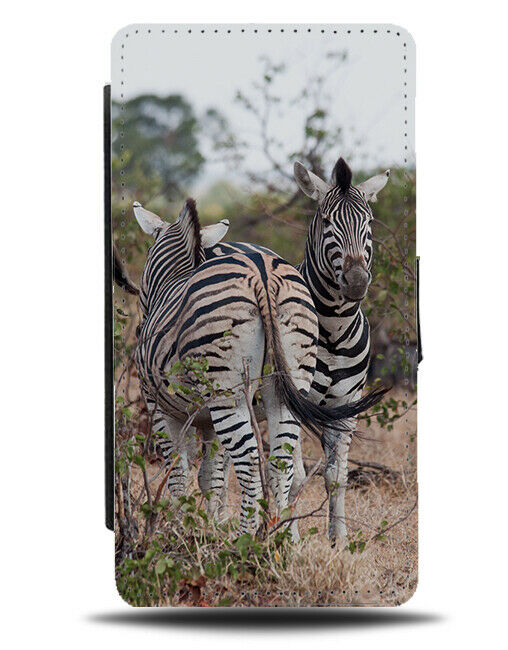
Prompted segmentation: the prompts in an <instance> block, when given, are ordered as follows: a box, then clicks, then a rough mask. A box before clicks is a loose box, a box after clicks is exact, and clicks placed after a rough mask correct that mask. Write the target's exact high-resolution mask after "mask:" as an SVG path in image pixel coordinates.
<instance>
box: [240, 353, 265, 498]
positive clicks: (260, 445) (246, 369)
mask: <svg viewBox="0 0 508 650" xmlns="http://www.w3.org/2000/svg"><path fill="white" fill-rule="evenodd" d="M242 363H243V381H244V386H243V394H244V395H245V401H246V402H247V408H248V409H249V415H250V419H251V424H252V428H253V429H254V435H255V436H256V442H257V445H258V463H259V474H260V478H261V487H262V490H263V498H264V500H265V501H266V504H267V506H266V509H267V510H268V509H269V506H270V500H269V499H270V493H269V491H268V486H267V485H266V480H265V472H264V468H263V438H262V436H261V432H260V431H259V427H258V422H257V420H256V416H255V414H254V409H253V408H252V397H251V394H250V389H251V383H250V379H249V366H248V365H247V363H246V360H245V359H243V360H242Z"/></svg>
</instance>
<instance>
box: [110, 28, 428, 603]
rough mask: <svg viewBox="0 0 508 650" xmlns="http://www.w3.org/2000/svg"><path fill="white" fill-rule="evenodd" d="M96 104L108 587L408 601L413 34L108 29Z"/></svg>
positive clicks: (265, 598)
mask: <svg viewBox="0 0 508 650" xmlns="http://www.w3.org/2000/svg"><path fill="white" fill-rule="evenodd" d="M106 96H107V102H108V105H107V109H109V111H110V124H108V125H107V126H108V127H109V126H110V127H111V128H110V130H109V129H108V128H106V136H105V137H106V140H108V138H110V143H109V142H107V143H106V148H107V149H108V151H109V146H110V153H111V160H110V165H111V166H110V167H109V162H107V172H108V171H110V180H111V183H110V196H107V197H106V204H107V207H109V206H108V199H109V198H110V207H111V214H110V219H111V241H110V240H109V239H108V238H107V240H106V241H107V245H108V246H109V256H110V257H109V260H110V265H111V278H110V279H108V280H107V282H108V283H110V284H111V286H113V297H112V305H111V306H110V307H107V308H110V309H112V341H111V344H110V347H112V352H113V355H112V359H110V357H107V358H108V359H110V361H109V365H110V366H111V373H110V377H111V382H112V388H114V396H112V397H111V398H110V399H111V401H113V402H114V403H112V404H110V407H111V410H113V409H114V439H113V438H111V439H109V440H108V442H107V451H108V450H109V451H108V453H110V456H111V462H113V459H114V483H113V465H111V466H110V467H109V468H110V470H111V472H110V475H109V477H110V478H109V479H108V490H109V491H108V499H109V501H110V505H111V511H110V517H109V518H108V521H110V523H112V522H113V521H114V532H115V567H116V583H117V587H118V590H119V593H120V595H121V596H122V598H124V600H125V601H127V602H128V603H130V604H132V605H134V606H181V607H216V606H237V607H266V606H279V607H285V606H286V607H309V606H344V605H355V606H357V605H371V606H372V605H381V606H393V605H398V604H401V603H404V602H406V601H407V600H408V599H409V598H410V597H411V595H412V594H413V593H414V591H415V588H416V584H417V560H418V549H417V541H418V539H417V532H418V531H417V496H418V488H417V467H416V403H417V393H416V391H417V366H418V360H419V355H420V349H419V324H418V319H417V306H416V301H417V278H418V276H417V264H416V214H415V200H416V190H415V183H416V166H415V153H414V43H413V41H412V39H411V36H410V35H409V34H408V33H407V32H406V31H405V30H403V29H402V28H399V27H397V26H392V25H310V26H308V25H189V26H184V25H131V26H129V27H126V28H124V29H122V30H120V31H119V32H118V34H117V35H116V37H115V38H114V40H113V45H112V81H111V98H110V100H109V95H106ZM109 101H110V103H109ZM106 112H108V111H106ZM107 192H108V193H109V190H107ZM108 232H109V231H108ZM108 304H109V303H108V302H107V305H108ZM107 354H108V352H107ZM108 413H109V415H110V417H111V421H112V417H113V415H112V412H111V411H108ZM113 493H114V494H113Z"/></svg>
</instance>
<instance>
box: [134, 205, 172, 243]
mask: <svg viewBox="0 0 508 650" xmlns="http://www.w3.org/2000/svg"><path fill="white" fill-rule="evenodd" d="M132 206H133V208H134V216H135V217H136V221H137V222H138V223H139V225H140V226H141V230H143V232H146V234H147V235H153V233H154V232H155V231H156V230H159V229H160V228H162V227H163V226H165V225H167V224H166V223H165V222H164V221H163V220H162V219H161V218H160V217H158V216H157V215H156V214H154V213H153V212H150V210H145V208H144V207H143V206H142V205H141V203H138V202H137V201H134V203H133V204H132Z"/></svg>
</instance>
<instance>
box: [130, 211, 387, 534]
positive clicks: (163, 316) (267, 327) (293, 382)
mask: <svg viewBox="0 0 508 650" xmlns="http://www.w3.org/2000/svg"><path fill="white" fill-rule="evenodd" d="M134 214H135V217H136V219H137V221H138V223H139V225H140V226H141V228H142V229H143V230H144V232H145V233H148V234H151V235H153V236H154V238H155V241H154V243H153V244H152V246H151V247H150V249H149V251H148V254H147V259H146V263H145V267H144V271H143V275H142V279H141V286H140V305H141V311H142V322H141V324H140V328H139V333H138V343H137V348H136V353H135V357H136V364H137V368H138V375H139V379H140V384H141V390H142V394H143V397H144V399H145V401H146V404H147V408H148V411H149V413H150V414H151V416H152V422H153V426H154V429H155V430H156V431H161V432H164V433H165V434H167V438H168V439H167V440H166V441H165V442H164V443H163V444H164V449H165V452H164V453H165V459H166V462H167V465H168V466H169V467H170V468H171V471H170V476H169V480H168V484H169V487H170V490H171V493H172V494H173V495H174V496H179V495H181V494H183V493H184V492H185V490H186V488H187V480H188V476H189V460H190V459H189V458H188V457H187V450H186V444H185V441H184V440H181V435H180V434H181V430H182V425H183V423H184V422H185V421H186V420H187V418H188V415H189V411H190V410H191V409H192V408H193V403H192V399H191V397H190V394H189V391H190V392H192V390H193V389H200V387H201V386H200V380H199V378H198V377H197V375H196V373H193V372H192V369H191V370H189V372H187V373H186V374H185V376H184V377H183V378H182V379H179V382H180V385H179V387H178V385H177V388H176V389H175V388H174V386H175V383H174V382H175V380H174V378H173V377H172V373H173V372H174V370H172V369H173V368H174V367H175V364H177V363H178V362H180V364H182V363H184V362H185V360H186V359H190V360H191V361H192V360H199V359H206V360H207V364H208V368H207V379H208V380H209V381H210V382H211V385H212V386H220V391H217V392H213V391H212V392H211V394H210V397H209V399H207V400H206V401H205V403H204V404H202V406H201V408H200V410H199V413H198V414H197V416H196V418H195V420H194V424H195V425H197V426H199V429H200V431H201V432H202V434H203V442H204V446H205V451H206V453H205V455H204V456H205V458H208V457H211V456H212V454H211V453H209V452H210V450H211V447H212V445H213V442H214V439H215V435H216V436H217V437H218V439H219V441H220V443H221V447H220V448H219V449H218V450H214V451H215V453H214V455H213V458H214V462H213V464H212V465H211V466H210V465H207V464H206V463H202V466H201V468H200V473H199V483H200V487H201V489H202V490H203V492H206V493H210V495H211V496H210V500H209V501H208V506H209V510H210V511H211V512H212V513H215V512H216V511H217V509H218V508H219V503H220V500H221V497H222V498H223V497H224V493H223V491H222V487H223V486H224V473H225V465H226V463H225V460H224V451H226V452H227V454H228V457H229V458H230V459H231V460H232V464H233V467H234V470H235V473H236V476H237V478H238V481H239V483H240V486H241V490H242V505H241V513H240V529H241V531H242V532H247V531H248V532H252V531H255V530H256V529H257V527H258V523H259V513H258V501H259V499H261V496H262V484H261V477H260V472H259V457H258V454H259V450H258V446H257V443H256V439H255V435H254V433H253V430H252V425H251V419H250V415H249V408H248V404H247V402H246V400H245V397H244V395H243V394H242V388H243V386H244V377H243V365H244V363H245V364H246V365H247V367H248V371H249V376H250V377H251V378H252V379H256V378H259V377H261V376H262V374H263V367H264V366H265V365H266V364H271V366H273V369H274V371H273V373H271V374H270V376H269V377H267V378H266V379H264V380H263V382H262V385H261V388H260V393H261V397H262V400H263V403H264V407H265V411H266V415H267V419H268V427H269V433H270V448H271V449H270V456H271V459H272V461H271V462H270V464H269V468H268V469H269V478H270V486H271V488H272V491H273V493H274V496H275V503H276V507H277V511H278V513H281V512H282V510H284V508H286V507H287V505H288V499H289V493H290V490H291V487H292V482H293V459H292V454H291V453H290V450H292V449H293V448H295V447H297V446H298V445H299V431H300V425H302V424H303V425H305V426H306V427H308V428H310V429H311V430H313V431H315V432H320V430H321V429H322V428H323V427H328V428H330V430H332V429H333V430H337V429H339V428H340V427H341V422H342V420H343V419H344V418H348V417H352V416H354V415H355V414H357V413H359V412H360V411H362V410H364V409H366V408H369V407H370V406H371V405H372V404H374V403H376V402H377V401H379V399H380V398H381V395H382V392H377V393H372V394H370V395H369V396H367V397H366V398H364V399H363V400H360V401H359V402H357V403H355V404H347V405H344V406H339V407H337V408H328V407H326V406H324V405H318V404H316V403H315V402H311V401H310V400H309V399H308V398H307V397H306V395H307V394H308V392H309V389H310V386H311V383H312V379H313V376H314V372H315V367H316V347H317V337H318V322H317V317H316V313H315V309H314V306H313V303H312V299H311V297H310V294H309V291H308V289H307V286H306V284H305V282H304V281H303V279H302V277H301V275H300V274H299V273H298V271H296V270H295V269H294V268H293V267H292V266H290V265H289V264H288V263H286V262H284V261H283V260H281V259H280V258H277V257H274V256H273V255H267V254H265V253H263V252H261V251H257V250H256V251H250V252H247V253H243V252H234V253H233V254H231V255H226V256H221V257H220V258H216V259H212V260H209V261H205V256H204V245H205V246H213V245H214V244H215V243H216V242H217V241H218V240H220V238H221V237H222V236H223V235H224V234H225V232H226V230H227V223H226V222H221V223H219V224H216V225H215V226H212V227H208V229H203V230H201V228H200V224H199V219H198V215H197V211H196V207H195V203H194V201H193V200H191V199H188V200H187V202H186V203H185V206H184V208H183V210H182V212H181V213H180V216H179V217H178V219H177V221H176V222H175V223H173V224H169V223H167V222H165V221H163V220H162V219H160V218H159V217H158V216H157V215H155V214H153V213H151V212H149V211H148V210H145V209H144V208H143V207H142V206H141V205H140V204H139V203H135V204H134ZM182 384H183V385H182ZM255 387H256V383H255V382H254V383H253V385H252V387H251V389H250V394H249V396H248V399H249V400H252V399H253V393H254V388H255ZM185 389H187V390H185ZM292 533H293V535H294V537H295V538H296V537H297V529H296V526H292Z"/></svg>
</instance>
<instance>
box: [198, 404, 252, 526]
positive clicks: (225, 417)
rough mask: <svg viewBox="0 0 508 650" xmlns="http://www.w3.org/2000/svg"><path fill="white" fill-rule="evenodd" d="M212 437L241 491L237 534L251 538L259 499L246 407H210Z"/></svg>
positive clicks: (248, 416)
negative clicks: (225, 454) (230, 465)
mask: <svg viewBox="0 0 508 650" xmlns="http://www.w3.org/2000/svg"><path fill="white" fill-rule="evenodd" d="M210 415H211V418H212V422H213V426H214V429H215V433H216V434H217V437H218V438H219V441H220V442H221V444H222V446H223V447H224V449H225V450H226V451H227V452H228V453H229V455H230V457H231V460H232V463H233V467H234V468H235V474H236V476H237V478H238V482H239V483H240V487H241V490H242V505H241V512H240V532H241V533H247V532H250V533H252V534H254V533H255V532H256V531H257V529H258V526H259V504H258V499H260V498H261V497H262V486H261V476H260V473H259V454H258V445H257V442H256V437H255V435H254V432H253V431H252V425H251V421H250V414H249V410H248V408H247V405H245V404H240V405H238V406H237V405H232V404H231V403H229V404H227V405H222V406H219V405H216V406H211V407H210Z"/></svg>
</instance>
